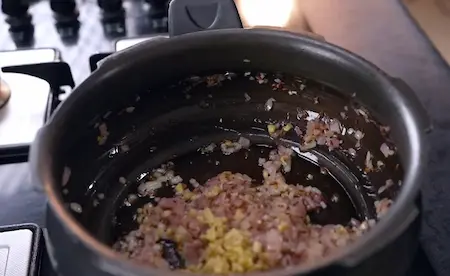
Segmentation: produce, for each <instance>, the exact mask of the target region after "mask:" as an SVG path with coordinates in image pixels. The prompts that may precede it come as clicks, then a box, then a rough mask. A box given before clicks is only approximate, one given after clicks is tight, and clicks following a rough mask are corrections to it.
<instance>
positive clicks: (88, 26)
mask: <svg viewBox="0 0 450 276" xmlns="http://www.w3.org/2000/svg"><path fill="white" fill-rule="evenodd" d="M3 1H7V0H3ZM324 2H327V1H324ZM383 2H385V3H384V5H385V6H384V8H386V6H389V5H394V6H397V5H398V4H397V3H394V2H392V1H389V2H390V3H388V2H387V1H383ZM346 3H347V4H346ZM340 5H341V7H342V8H345V7H349V6H351V5H355V3H354V1H352V0H345V1H342V2H341V4H340ZM124 7H125V11H126V16H125V22H126V33H125V34H124V35H123V36H124V37H125V36H126V37H138V36H142V35H148V34H152V33H155V32H156V30H155V28H154V26H155V22H153V21H152V20H150V19H149V16H148V14H149V12H148V10H147V8H145V7H144V5H143V1H137V0H136V1H126V2H125V4H124ZM397 8H398V7H395V9H397ZM78 10H79V14H80V15H79V21H80V29H79V35H78V38H76V39H72V38H70V39H62V38H61V35H60V34H58V32H57V30H56V29H55V26H54V19H53V17H52V11H51V9H50V6H49V3H48V2H47V1H38V2H37V3H35V4H33V5H32V7H31V8H30V13H31V14H32V16H33V22H34V42H33V44H32V45H30V46H29V47H31V48H42V47H52V48H56V49H58V50H59V51H60V52H61V55H62V59H63V60H64V61H65V62H67V63H69V64H70V66H71V70H72V73H73V76H74V79H75V83H80V82H81V81H82V80H83V79H84V78H85V77H86V76H88V75H89V72H90V70H89V57H90V56H91V55H92V54H95V53H99V52H110V51H113V50H114V41H115V40H116V39H117V37H110V36H108V35H106V34H105V32H104V25H103V24H102V22H101V12H100V9H99V7H98V5H97V3H96V1H95V0H83V1H78ZM365 12H366V13H373V12H374V10H367V11H365ZM316 14H319V13H316ZM359 16H360V19H359V20H360V21H359V23H358V24H359V27H360V28H362V26H363V25H364V24H366V25H368V26H369V25H371V24H373V21H371V20H366V19H364V15H362V14H360V15H359ZM397 16H399V17H402V16H403V17H404V16H405V15H404V14H396V15H392V18H393V19H392V20H394V21H395V20H396V19H395V18H396V17H397ZM316 18H322V19H323V18H327V16H326V15H325V14H324V15H321V16H316ZM4 19H5V17H4V15H2V14H0V22H3V21H4ZM311 19H313V18H311ZM311 22H312V23H313V24H310V25H311V27H312V29H313V30H317V31H318V32H319V33H321V34H325V33H326V30H327V27H325V25H327V24H325V23H324V22H321V23H318V24H317V22H314V20H311ZM314 23H316V24H314ZM334 24H335V25H336V23H334ZM342 24H344V23H342ZM328 25H329V27H328V28H329V29H330V30H331V29H333V27H332V26H331V25H333V24H332V23H331V22H329V23H328ZM344 25H345V24H344ZM394 25H395V24H394ZM0 26H1V27H0V51H3V50H14V49H16V44H15V43H14V41H13V40H12V39H11V35H10V34H9V32H8V29H7V28H5V25H4V24H3V25H0ZM315 26H317V27H316V29H315ZM116 27H117V25H116ZM334 27H335V26H334ZM411 30H412V29H411ZM352 34H353V33H352V32H347V33H346V34H345V35H343V34H339V35H340V36H338V35H337V33H336V32H334V33H333V34H331V35H330V36H326V38H327V39H328V40H329V41H330V42H333V43H336V44H339V45H341V46H344V47H346V45H345V44H346V41H352ZM354 39H355V38H353V40H354ZM358 39H360V38H358ZM343 41H345V42H343ZM359 43H360V45H356V46H355V45H350V46H349V47H346V48H348V49H350V50H352V51H354V52H356V53H358V54H361V55H363V56H366V57H368V58H369V59H370V60H372V59H371V57H373V60H372V61H373V62H376V61H375V59H377V58H378V57H379V55H380V53H376V52H377V49H376V48H377V47H373V45H370V46H368V45H367V44H370V43H369V42H367V41H366V43H363V42H361V41H360V42H359ZM398 51H399V52H401V51H403V50H400V49H399V50H398ZM396 58H401V54H399V55H398V56H395V55H393V56H392V57H391V59H392V60H394V59H396ZM383 59H385V57H383ZM399 62H401V61H399ZM381 63H382V62H381ZM380 66H381V67H383V66H382V65H380ZM415 66H420V64H416V65H415ZM389 69H391V68H389ZM394 75H402V74H394ZM0 190H1V193H0V204H2V206H4V207H2V208H0V225H8V224H17V223H36V224H38V225H40V226H41V227H45V224H44V208H45V204H46V201H45V195H44V194H43V192H42V191H40V190H39V187H35V186H34V184H33V183H32V181H31V177H30V172H29V169H28V164H26V163H21V164H8V165H2V166H0ZM41 275H57V274H56V273H55V272H54V271H53V270H52V268H51V265H50V263H49V260H48V256H47V254H46V253H44V254H43V258H42V265H41ZM407 275H417V276H419V275H430V276H432V275H436V274H435V272H434V271H433V269H432V266H431V265H430V261H429V259H428V258H427V256H426V255H425V253H424V251H423V250H422V249H420V251H419V252H418V254H417V256H416V259H415V261H414V264H413V266H412V268H411V270H410V271H409V272H408V274H407ZM443 275H444V274H443Z"/></svg>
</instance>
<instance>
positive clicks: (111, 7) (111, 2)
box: [97, 0, 125, 20]
mask: <svg viewBox="0 0 450 276" xmlns="http://www.w3.org/2000/svg"><path fill="white" fill-rule="evenodd" d="M122 2H123V1H122V0H98V1H97V3H98V6H99V7H100V9H102V15H103V19H104V20H109V19H113V18H121V17H124V16H125V10H124V8H123V6H122Z"/></svg>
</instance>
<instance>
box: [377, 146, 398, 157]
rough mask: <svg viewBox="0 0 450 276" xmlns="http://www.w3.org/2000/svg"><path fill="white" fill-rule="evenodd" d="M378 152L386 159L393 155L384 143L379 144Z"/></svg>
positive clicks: (393, 152)
mask: <svg viewBox="0 0 450 276" xmlns="http://www.w3.org/2000/svg"><path fill="white" fill-rule="evenodd" d="M380 151H381V153H383V155H384V157H386V158H387V157H389V156H391V155H394V154H395V151H393V150H391V149H390V148H389V146H388V145H387V144H386V143H383V144H381V147H380Z"/></svg>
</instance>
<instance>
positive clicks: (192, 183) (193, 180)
mask: <svg viewBox="0 0 450 276" xmlns="http://www.w3.org/2000/svg"><path fill="white" fill-rule="evenodd" d="M189 184H191V185H192V187H194V188H197V187H198V186H200V183H198V181H197V180H195V179H194V178H191V179H189Z"/></svg>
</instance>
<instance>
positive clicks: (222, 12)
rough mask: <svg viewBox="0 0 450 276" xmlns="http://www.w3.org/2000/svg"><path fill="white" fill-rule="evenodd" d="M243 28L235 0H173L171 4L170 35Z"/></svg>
mask: <svg viewBox="0 0 450 276" xmlns="http://www.w3.org/2000/svg"><path fill="white" fill-rule="evenodd" d="M229 28H242V22H241V19H240V17H239V13H238V11H237V8H236V5H235V4H234V1H233V0H172V1H171V2H170V5H169V35H170V36H171V37H172V36H177V35H182V34H186V33H193V32H198V31H203V30H213V29H229Z"/></svg>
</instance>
